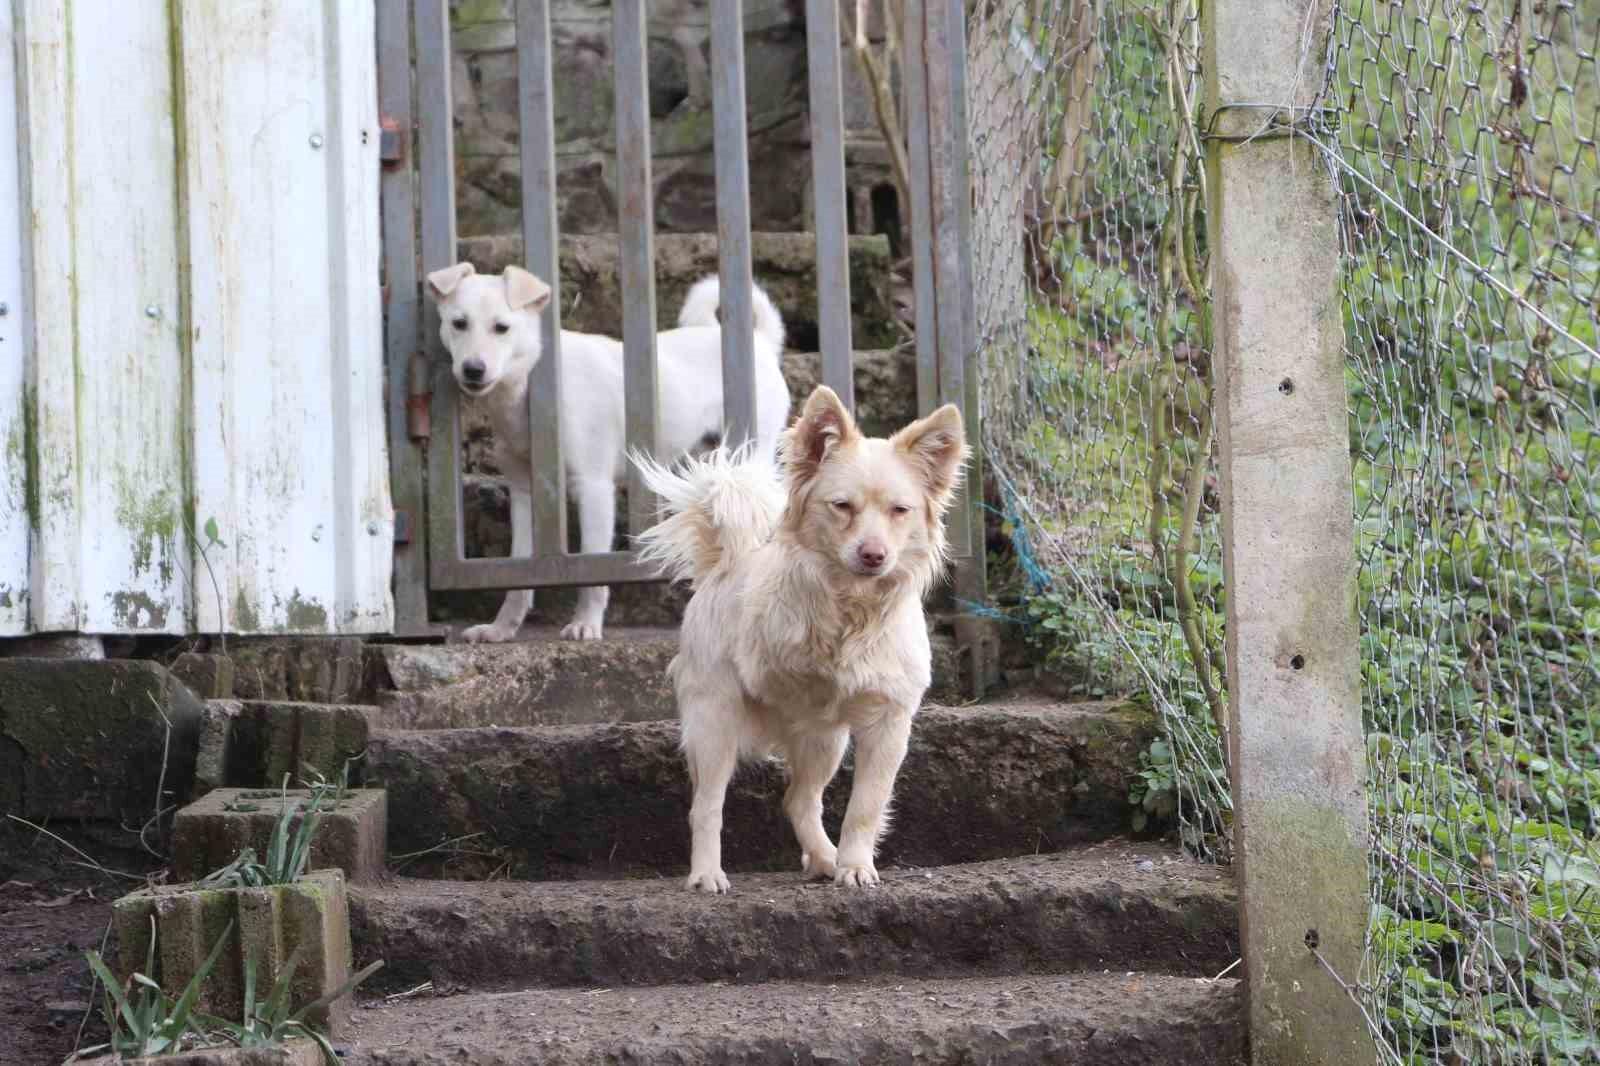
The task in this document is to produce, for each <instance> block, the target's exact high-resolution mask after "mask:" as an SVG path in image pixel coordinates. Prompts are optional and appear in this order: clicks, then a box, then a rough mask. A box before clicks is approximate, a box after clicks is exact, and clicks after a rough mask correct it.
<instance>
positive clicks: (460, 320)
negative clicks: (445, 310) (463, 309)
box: [450, 318, 467, 330]
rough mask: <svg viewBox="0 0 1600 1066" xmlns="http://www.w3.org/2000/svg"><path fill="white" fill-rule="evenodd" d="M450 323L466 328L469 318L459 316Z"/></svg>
mask: <svg viewBox="0 0 1600 1066" xmlns="http://www.w3.org/2000/svg"><path fill="white" fill-rule="evenodd" d="M450 324H451V325H452V326H454V327H455V328H456V329H461V330H464V329H466V328H467V320H466V319H464V318H458V319H456V320H455V321H453V322H451V323H450Z"/></svg>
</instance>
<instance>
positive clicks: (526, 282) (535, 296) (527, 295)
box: [500, 266, 550, 315]
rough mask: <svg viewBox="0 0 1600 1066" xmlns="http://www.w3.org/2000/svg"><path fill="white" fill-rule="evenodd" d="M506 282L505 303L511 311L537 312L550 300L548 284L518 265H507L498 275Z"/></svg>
mask: <svg viewBox="0 0 1600 1066" xmlns="http://www.w3.org/2000/svg"><path fill="white" fill-rule="evenodd" d="M500 276H501V277H502V278H504V279H505V283H506V303H508V304H510V305H511V309H512V310H513V311H527V312H529V313H530V314H535V315H536V314H538V313H539V312H540V311H543V310H544V305H545V304H547V303H549V302H550V286H548V285H546V284H545V283H544V282H542V281H540V280H539V278H538V277H537V276H535V275H533V274H530V273H528V272H527V271H526V270H523V269H522V268H521V267H519V266H508V267H506V269H505V271H504V272H503V273H501V275H500Z"/></svg>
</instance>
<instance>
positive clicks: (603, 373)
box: [428, 263, 789, 642]
mask: <svg viewBox="0 0 1600 1066" xmlns="http://www.w3.org/2000/svg"><path fill="white" fill-rule="evenodd" d="M428 291H429V292H430V293H431V294H432V296H433V298H434V299H435V300H436V301H437V302H438V304H439V336H440V338H441V339H442V340H443V341H444V346H445V349H446V350H447V351H449V353H450V363H451V369H452V371H453V372H454V374H455V378H456V383H457V385H459V386H460V388H461V391H462V392H463V393H464V394H465V395H466V396H467V397H468V398H469V399H470V400H471V401H472V402H475V403H479V404H481V405H483V407H484V409H485V411H486V413H487V414H488V416H489V423H490V425H491V426H492V427H493V429H494V440H495V453H496V456H497V458H498V459H499V462H500V469H501V470H503V471H504V472H505V476H506V481H507V482H508V483H509V485H510V488H511V554H512V555H513V556H528V555H532V554H533V497H532V494H531V481H530V472H531V455H532V445H531V443H530V441H529V434H528V374H529V372H530V371H532V370H533V368H534V365H535V364H537V363H538V362H539V359H540V357H541V356H542V354H543V346H542V336H541V330H540V323H539V319H540V316H541V314H542V313H543V311H544V309H545V307H546V306H547V305H548V304H549V302H550V286H548V285H546V284H545V283H544V282H543V281H541V280H539V279H538V278H537V277H535V276H534V275H532V274H530V273H528V272H527V271H526V270H523V269H521V268H520V267H514V266H508V267H506V269H505V272H504V273H503V274H501V275H500V276H498V277H495V276H493V275H484V274H479V273H477V271H476V270H474V269H473V266H472V264H471V263H457V264H456V265H455V266H451V267H445V268H444V269H443V270H436V271H434V272H433V273H431V274H429V275H428ZM751 303H752V306H753V310H754V318H755V378H756V411H755V416H756V425H755V439H756V444H757V447H758V448H759V449H761V450H762V451H763V453H764V454H770V453H771V451H772V450H773V449H774V448H775V447H776V444H777V440H778V434H779V433H781V432H782V431H783V424H784V422H785V421H786V420H787V419H788V417H789V386H788V385H787V384H786V383H785V382H784V380H783V370H782V369H781V368H780V366H779V360H780V359H781V358H782V356H783V319H782V318H781V317H780V316H779V314H778V310H777V308H776V307H774V306H773V305H772V300H771V299H770V298H768V296H767V294H766V293H765V292H764V291H762V289H761V287H760V286H759V285H757V286H754V287H753V288H752V290H751ZM720 305H721V291H720V286H719V284H718V279H717V278H716V277H707V278H701V279H700V280H699V281H698V282H696V283H695V284H694V287H693V288H691V289H690V290H689V294H688V296H686V297H685V298H684V301H683V309H682V310H681V311H680V312H679V313H678V328H677V329H670V330H666V331H664V332H662V333H658V334H656V367H657V381H658V387H659V389H660V397H661V406H660V409H659V410H660V415H659V418H658V419H657V421H656V441H657V444H658V446H659V449H660V450H659V452H658V453H657V454H659V455H660V456H662V457H664V458H667V459H669V460H670V459H675V458H677V457H678V456H680V455H683V454H685V453H686V452H689V451H691V450H694V449H696V448H699V447H701V446H702V445H703V444H704V443H705V442H706V441H707V440H708V439H716V438H719V437H720V436H721V434H722V329H721V326H720V325H719V318H718V311H719V308H720ZM622 362H623V357H622V342H621V341H618V340H614V339H613V338H611V337H603V336H600V335H598V334H594V333H574V332H572V331H570V330H562V331H561V366H562V374H561V454H562V456H563V458H564V460H565V462H566V467H567V477H568V483H567V489H568V492H570V493H571V495H572V496H573V498H574V499H575V500H576V501H577V504H578V524H579V533H580V536H581V544H582V550H583V551H584V552H585V553H589V552H605V551H610V550H611V543H612V538H613V536H614V535H615V522H616V509H617V504H616V486H617V484H618V483H619V482H621V480H622V477H623V474H624V473H625V472H626V460H625V457H624V449H625V447H626V445H627V433H626V429H625V427H624V420H623V415H624V408H623V397H622ZM563 547H564V545H563ZM609 598H610V590H609V589H607V588H606V587H605V586H603V585H602V586H599V587H591V588H584V589H580V590H579V592H578V608H577V611H576V612H574V614H573V617H572V621H571V622H570V623H568V624H567V626H566V628H564V629H563V630H562V631H561V635H562V636H563V637H566V638H568V639H572V640H598V639H600V636H601V632H602V627H603V625H604V623H605V613H606V602H607V600H608V599H609ZM532 606H533V593H532V592H530V591H528V590H526V589H514V590H512V591H510V592H508V593H506V598H505V600H504V602H503V603H502V604H501V606H500V613H499V614H498V615H497V616H496V617H495V620H494V621H493V622H492V623H490V624H488V625H478V626H472V627H471V628H469V629H467V630H466V631H465V632H464V633H463V634H462V636H464V637H465V638H466V639H467V640H469V641H495V642H497V641H505V640H510V639H512V638H513V637H515V636H516V635H517V630H518V628H519V627H521V625H522V621H523V619H524V618H526V617H527V614H528V609H529V608H530V607H532Z"/></svg>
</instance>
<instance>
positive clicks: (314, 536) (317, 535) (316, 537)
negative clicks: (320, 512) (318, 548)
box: [311, 525, 322, 540]
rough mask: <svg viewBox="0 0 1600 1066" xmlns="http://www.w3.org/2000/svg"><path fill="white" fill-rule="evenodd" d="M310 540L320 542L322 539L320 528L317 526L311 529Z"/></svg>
mask: <svg viewBox="0 0 1600 1066" xmlns="http://www.w3.org/2000/svg"><path fill="white" fill-rule="evenodd" d="M311 539H312V540H321V539H322V527H321V526H320V525H319V526H317V527H316V528H315V529H313V530H312V531H311Z"/></svg>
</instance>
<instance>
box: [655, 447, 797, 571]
mask: <svg viewBox="0 0 1600 1066" xmlns="http://www.w3.org/2000/svg"><path fill="white" fill-rule="evenodd" d="M629 459H630V460H631V461H632V462H633V464H634V465H635V466H637V467H638V468H639V471H640V473H641V474H643V475H644V483H645V484H646V485H647V486H648V487H649V489H650V491H651V492H653V493H655V494H656V495H657V496H659V497H661V500H662V514H663V518H662V520H661V521H660V522H658V523H656V524H655V525H654V526H652V527H650V528H649V529H647V530H645V531H644V532H643V533H642V534H640V535H639V536H638V537H636V538H635V539H634V543H635V544H636V545H637V547H638V548H639V557H640V560H641V561H642V562H644V563H645V564H646V565H651V566H655V567H656V568H657V569H658V570H659V572H660V573H661V574H663V575H664V576H666V577H668V578H671V579H672V580H673V581H691V582H693V581H699V580H700V579H702V578H704V577H705V576H706V575H707V574H709V573H711V572H712V571H713V570H715V569H716V568H717V567H718V566H719V565H721V563H722V562H723V561H724V560H725V559H729V558H732V557H737V556H740V555H744V554H746V553H748V552H752V551H754V550H755V549H757V548H759V547H760V546H761V545H763V544H765V543H766V542H767V540H768V538H770V537H771V536H772V532H773V530H775V529H776V528H777V527H778V521H779V519H780V518H781V517H782V516H783V508H784V504H785V502H786V494H785V492H784V488H783V483H782V481H781V480H780V479H779V476H778V471H777V468H776V467H775V466H774V465H773V463H772V461H771V460H770V459H766V458H764V457H760V456H756V455H755V454H753V453H752V452H751V451H750V450H749V449H748V448H741V449H739V450H738V451H735V452H732V453H730V452H728V451H726V450H724V449H721V448H719V449H717V450H716V451H714V452H711V453H710V454H709V455H705V456H701V457H698V458H686V459H683V460H681V461H680V462H679V463H678V464H677V465H676V466H675V467H674V468H670V469H669V468H668V467H664V466H662V465H660V464H659V463H657V462H655V461H654V460H652V459H649V458H647V457H645V456H643V455H640V454H638V453H634V454H631V455H630V456H629Z"/></svg>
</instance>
